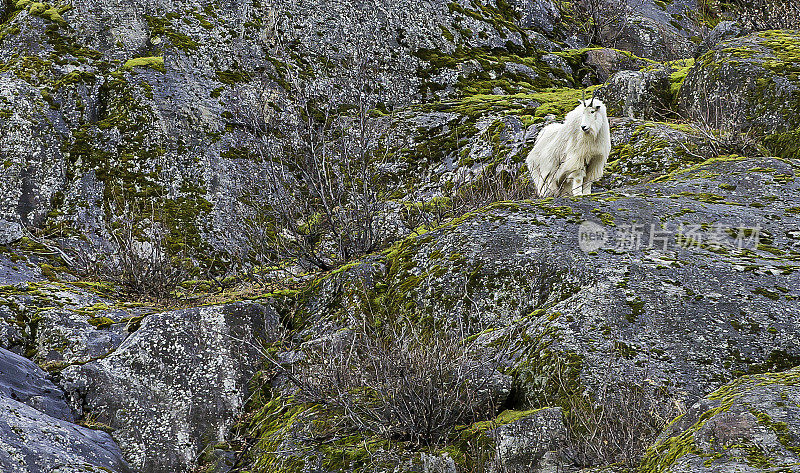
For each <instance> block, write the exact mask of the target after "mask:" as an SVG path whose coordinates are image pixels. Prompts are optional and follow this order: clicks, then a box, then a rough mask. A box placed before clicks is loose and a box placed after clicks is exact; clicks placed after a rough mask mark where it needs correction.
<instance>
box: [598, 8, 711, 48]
mask: <svg viewBox="0 0 800 473" xmlns="http://www.w3.org/2000/svg"><path fill="white" fill-rule="evenodd" d="M628 7H629V8H630V9H631V11H630V12H629V13H628V14H627V15H626V16H625V18H624V20H623V21H622V24H621V25H617V26H616V27H611V28H607V30H606V31H605V32H604V35H605V36H606V38H607V41H608V44H609V45H611V46H613V47H615V48H617V49H623V50H625V51H630V52H632V53H634V54H636V55H637V56H640V57H644V58H648V59H654V60H656V61H659V62H663V61H668V60H672V59H677V58H681V57H687V56H691V54H692V53H693V52H694V49H695V47H696V46H695V44H694V42H693V41H692V37H693V36H697V35H699V34H700V30H699V28H698V26H697V24H696V23H695V22H694V21H693V18H694V15H695V12H696V11H697V8H698V5H697V2H696V1H695V0H676V1H671V2H660V1H654V0H645V1H642V0H628Z"/></svg>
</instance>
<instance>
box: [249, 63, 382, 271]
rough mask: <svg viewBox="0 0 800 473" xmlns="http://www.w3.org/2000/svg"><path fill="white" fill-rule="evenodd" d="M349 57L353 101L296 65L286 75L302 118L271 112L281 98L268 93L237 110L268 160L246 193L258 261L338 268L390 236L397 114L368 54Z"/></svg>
mask: <svg viewBox="0 0 800 473" xmlns="http://www.w3.org/2000/svg"><path fill="white" fill-rule="evenodd" d="M340 66H341V67H342V68H344V67H345V65H344V64H342V65H340ZM349 66H351V67H350V68H349V69H348V70H349V72H350V75H349V80H350V83H349V84H346V86H345V88H348V89H351V90H355V91H356V93H355V96H354V97H353V98H352V100H353V102H352V103H349V104H348V105H347V106H342V105H338V103H339V102H337V101H335V100H334V99H333V98H332V95H333V94H332V93H331V92H332V91H315V90H311V89H310V86H308V84H306V83H304V81H303V80H302V79H301V78H300V76H299V75H298V74H295V75H292V73H289V74H288V76H289V77H288V81H287V83H286V84H284V86H285V87H288V88H289V90H288V91H285V93H287V94H288V97H289V99H288V100H287V104H289V105H288V106H290V107H292V108H293V110H292V111H291V113H290V114H289V116H291V117H292V120H293V121H292V122H290V123H286V122H275V121H273V120H270V118H269V114H270V113H272V109H273V108H274V107H275V105H274V103H272V102H270V100H269V97H268V96H267V95H265V94H261V95H260V96H259V97H257V98H256V99H255V100H254V101H253V100H250V101H249V102H248V101H247V100H242V101H241V102H242V103H243V105H242V106H241V108H240V110H239V112H238V113H237V117H236V119H237V120H238V122H239V123H240V124H243V126H246V128H247V129H248V130H249V131H250V132H251V133H252V135H253V136H254V137H253V138H252V139H251V140H250V141H247V142H243V143H241V145H242V146H243V147H247V148H249V152H250V154H251V157H252V158H251V159H254V160H255V161H257V162H258V163H259V167H258V168H257V169H256V170H255V171H254V174H253V176H251V178H250V180H249V182H247V183H246V184H245V186H244V191H243V192H242V195H241V197H240V199H239V200H240V203H241V208H240V221H241V223H242V225H243V226H244V230H245V231H244V233H245V234H246V235H247V240H248V241H247V243H248V245H247V246H248V247H249V248H250V254H249V255H248V259H249V260H250V261H251V262H252V263H253V264H254V265H255V266H261V267H267V266H272V265H277V264H280V263H282V262H287V261H291V262H294V263H296V264H299V265H300V266H301V267H303V268H308V267H314V268H319V269H322V270H328V269H331V268H334V267H336V266H337V265H339V264H341V263H343V262H346V261H348V260H350V259H352V258H354V257H357V256H360V255H363V254H366V253H370V252H372V251H375V250H376V249H378V248H380V247H381V246H383V245H385V244H386V243H387V239H388V238H390V237H387V231H386V229H387V226H388V225H387V219H388V218H389V214H388V212H387V211H386V210H387V207H386V200H388V199H387V196H388V195H389V194H391V192H392V190H393V184H392V181H391V178H390V174H391V171H390V169H388V167H390V158H391V151H390V150H391V149H393V148H394V147H395V143H394V140H395V139H396V137H395V136H394V135H393V132H392V127H391V122H392V120H391V117H390V116H385V115H383V114H382V113H381V112H378V111H377V109H378V108H379V104H378V101H377V99H376V98H375V97H376V95H375V94H374V93H373V89H372V87H373V85H374V84H371V80H372V79H371V77H373V76H374V74H372V71H371V70H370V67H371V66H370V65H369V63H368V61H367V60H366V59H364V58H361V59H359V58H355V59H353V60H352V64H350V65H349ZM265 88H266V87H265ZM340 99H341V98H339V99H337V100H340ZM276 137H278V138H276ZM280 141H283V143H282V144H281V143H279V142H280ZM276 143H277V144H276Z"/></svg>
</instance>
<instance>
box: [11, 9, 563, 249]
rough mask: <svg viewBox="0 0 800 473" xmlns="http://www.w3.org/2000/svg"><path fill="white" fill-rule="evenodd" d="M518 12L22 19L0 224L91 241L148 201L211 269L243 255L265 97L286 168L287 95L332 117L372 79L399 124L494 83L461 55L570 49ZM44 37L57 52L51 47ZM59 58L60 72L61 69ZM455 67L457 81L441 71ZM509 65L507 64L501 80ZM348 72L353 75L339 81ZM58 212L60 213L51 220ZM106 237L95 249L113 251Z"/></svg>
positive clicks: (223, 12)
mask: <svg viewBox="0 0 800 473" xmlns="http://www.w3.org/2000/svg"><path fill="white" fill-rule="evenodd" d="M512 3H513V5H512V6H511V8H505V5H508V4H506V3H501V4H498V3H496V2H489V3H487V4H486V8H488V9H491V12H492V13H486V12H484V11H483V10H482V9H480V8H477V7H476V6H475V5H474V4H471V3H470V2H466V1H461V2H449V1H445V0H431V1H427V2H424V5H420V4H419V2H416V1H412V0H403V1H385V0H379V1H374V2H366V3H365V2H337V1H330V0H315V1H313V2H307V3H297V2H291V1H284V0H281V1H278V2H271V3H269V4H266V3H265V2H261V1H255V0H248V1H245V2H233V3H231V2H222V3H218V4H214V5H208V2H201V1H199V0H180V1H165V0H158V1H144V0H136V1H130V2H122V1H113V2H107V1H100V0H76V1H73V2H72V3H71V5H72V7H73V8H72V9H71V10H68V11H65V12H63V14H62V16H63V19H64V21H65V22H66V24H62V23H60V22H57V21H52V20H51V19H46V18H42V16H40V15H39V16H37V15H36V14H31V13H29V12H28V11H27V10H25V11H20V12H19V13H17V14H15V15H14V16H13V17H12V18H10V19H9V24H8V28H7V31H9V36H8V37H7V39H8V40H7V41H4V42H3V44H2V45H0V61H2V62H3V63H4V64H7V67H6V69H7V70H5V72H3V73H2V74H0V96H2V97H3V98H7V101H6V102H4V103H3V104H0V112H2V114H3V120H2V122H0V154H1V155H2V156H3V157H4V159H5V160H6V162H5V163H0V164H2V166H0V180H2V181H3V182H6V183H8V184H9V185H7V186H3V187H2V188H1V189H0V217H3V218H7V219H11V220H20V221H21V222H22V223H23V224H25V225H40V224H42V223H43V222H44V221H45V220H46V219H48V218H49V219H50V221H49V222H48V223H51V224H54V225H57V224H64V225H65V226H66V227H67V228H70V229H76V230H78V231H85V230H86V229H87V228H96V227H99V226H101V225H100V224H101V223H102V222H104V221H107V219H108V217H111V216H112V215H110V214H115V215H114V217H118V218H128V217H135V216H131V215H128V216H123V215H119V214H120V213H122V212H121V209H113V208H110V207H109V206H108V205H107V204H110V203H109V202H104V199H105V198H106V197H107V196H108V195H112V194H113V195H117V194H115V190H121V189H126V190H130V189H147V190H148V191H147V192H151V193H153V194H155V195H157V196H158V197H157V199H156V200H158V202H157V204H158V205H162V206H164V207H165V208H169V209H171V213H172V214H171V215H167V216H166V217H165V220H166V221H167V222H168V225H167V226H168V227H170V228H168V231H169V232H170V235H171V236H172V237H174V238H181V239H183V238H184V237H185V238H186V239H187V240H188V241H192V242H193V244H196V245H198V246H199V247H198V248H195V249H196V250H197V252H196V254H197V255H205V254H207V251H206V249H207V246H206V244H208V245H212V246H214V247H215V248H218V249H223V250H229V251H231V252H237V251H238V250H241V246H242V245H243V244H244V241H245V239H244V236H243V235H242V232H241V226H240V225H238V223H237V218H238V217H237V216H240V213H239V212H237V211H236V210H237V206H238V205H239V201H238V200H237V198H238V197H239V196H240V195H241V193H242V192H243V189H244V188H246V187H247V186H248V185H250V184H252V180H253V179H254V176H257V175H258V169H257V165H256V164H254V163H253V162H252V160H250V159H244V158H242V153H241V150H242V149H247V148H248V145H249V144H250V142H251V141H252V140H253V136H252V135H253V134H252V132H251V129H249V128H248V124H247V123H246V121H247V120H246V119H245V118H243V117H244V116H246V115H247V113H246V111H247V110H250V109H251V108H256V105H254V104H253V100H255V99H254V97H258V96H262V95H263V96H264V97H267V98H268V99H269V100H270V101H271V102H273V103H275V104H276V105H277V106H276V107H275V108H276V109H277V111H272V109H271V108H270V109H269V110H271V111H270V115H269V116H268V117H267V119H268V121H269V122H270V124H271V125H274V126H275V127H277V128H280V127H286V129H285V130H277V132H276V135H278V134H280V135H283V136H284V137H285V138H284V139H281V140H274V141H270V143H271V144H270V146H273V147H274V149H272V148H271V149H270V150H269V154H278V153H280V152H281V150H282V149H293V148H294V145H295V144H296V141H297V140H298V139H299V137H297V136H295V135H296V133H295V130H294V129H293V128H292V124H293V123H295V121H296V119H297V111H296V110H294V109H293V107H292V106H291V105H292V104H291V103H289V101H288V99H287V96H288V94H287V91H286V90H284V88H283V87H284V86H288V84H290V83H294V82H296V81H298V80H300V79H302V80H304V81H308V82H309V84H308V87H307V90H308V91H309V93H311V94H315V95H321V96H325V97H327V98H330V99H331V100H332V101H333V102H334V107H335V105H336V104H338V103H340V102H342V101H346V100H349V99H352V97H355V96H357V95H358V94H359V93H360V91H361V89H360V87H361V85H363V84H359V83H358V82H359V81H361V80H363V77H367V76H368V77H370V78H371V79H370V80H371V81H372V82H373V83H372V85H374V94H375V96H376V98H377V100H378V101H380V102H381V103H383V104H385V105H386V106H388V107H389V108H392V107H401V106H404V105H409V104H412V103H415V102H419V101H421V100H424V99H425V98H426V97H428V96H429V92H430V94H431V95H430V96H431V97H434V96H439V95H441V96H452V94H453V93H456V92H457V86H460V85H462V80H463V81H464V83H467V84H470V82H471V81H472V80H473V79H474V80H475V81H476V82H480V81H479V80H478V79H479V78H481V77H483V75H482V74H484V73H485V71H483V70H481V71H474V74H473V73H472V72H470V71H469V69H470V66H469V64H467V63H469V62H470V60H469V59H466V58H464V57H458V55H457V54H455V43H458V44H459V46H462V47H463V48H466V49H473V48H484V49H485V50H491V49H493V48H498V49H499V50H505V49H506V48H512V49H514V48H525V47H526V44H528V45H532V46H531V47H530V49H531V50H534V48H535V47H538V46H546V47H548V48H550V47H556V48H557V47H558V46H554V45H553V43H552V41H550V40H548V39H547V38H545V37H543V36H542V35H541V34H539V33H536V32H532V31H531V32H530V34H529V33H527V32H526V30H525V29H524V28H527V27H530V28H541V29H542V30H543V31H550V30H552V29H553V28H554V25H555V24H557V22H558V19H559V17H558V15H559V13H558V10H557V8H556V7H555V4H554V2H552V1H550V0H524V1H522V0H519V1H516V2H512ZM451 7H452V8H451ZM462 9H463V11H462ZM517 25H525V26H517ZM48 28H49V30H48ZM442 28H445V29H446V30H447V31H448V32H449V34H443V29H442ZM45 31H49V32H50V33H47V34H51V35H57V36H58V38H54V39H53V40H52V41H42V40H41V38H42V37H45V36H47V34H46V33H45ZM468 32H469V33H468ZM449 36H452V38H449V39H448V37H449ZM56 47H57V48H58V51H56ZM537 54H538V53H537ZM51 55H56V56H58V57H60V58H62V60H61V61H56V62H53V61H51V60H50V59H49V58H50V57H51ZM451 55H453V56H454V57H453V58H452V59H453V60H452V61H449V60H448V61H445V63H446V64H444V65H441V64H439V62H440V61H437V60H435V58H436V57H440V56H441V57H449V56H451ZM20 56H22V57H25V58H30V59H25V60H21V59H20ZM141 57H150V58H156V59H154V60H152V61H151V62H150V64H151V66H147V65H141V66H137V65H136V64H137V63H136V62H135V61H134V62H133V63H131V64H129V65H128V66H127V67H126V66H125V64H126V61H128V60H130V59H136V58H141ZM297 57H302V58H303V61H310V62H308V64H309V67H311V68H312V69H314V70H317V71H323V70H324V71H326V72H325V73H323V74H306V73H305V72H303V73H300V72H299V71H301V70H302V71H305V70H306V68H305V66H302V67H300V66H301V64H300V63H299V62H298V61H297V60H296V58H297ZM426 57H427V59H425V58H426ZM33 58H36V59H33ZM160 59H163V64H162V63H161V62H160ZM362 59H363V60H364V61H363V62H364V66H363V67H364V68H365V69H367V70H369V74H353V69H352V67H350V64H351V63H352V62H359V61H361V60H362ZM532 59H533V61H532V64H535V65H536V67H534V68H532V69H531V71H534V69H535V73H536V74H538V79H536V80H537V81H538V83H537V84H538V85H545V84H547V85H552V84H570V83H571V78H570V77H568V76H567V74H565V73H562V71H559V70H557V71H554V72H553V71H550V72H548V67H547V65H546V64H545V63H540V62H539V61H538V59H537V58H535V57H534V58H532ZM504 62H505V61H501V60H500V59H499V57H498V60H497V61H494V63H496V64H495V66H496V67H497V69H498V70H500V69H502V68H503V63H504ZM336 63H341V64H344V65H343V67H333V68H331V67H330V66H331V65H332V64H336ZM434 63H435V64H434ZM31 64H33V66H31ZM145 64H147V62H146V61H145ZM286 65H288V67H285V66H286ZM29 66H30V67H29ZM34 66H35V67H34ZM462 66H463V67H462ZM479 66H480V65H479ZM527 67H530V65H528V66H527ZM422 71H426V72H422ZM531 71H527V72H529V73H530V72H531ZM33 72H35V73H33ZM491 72H492V73H494V72H495V71H491ZM298 74H299V75H300V76H301V77H297V76H298ZM21 77H25V78H27V79H28V80H23V79H22V78H21ZM531 77H533V76H531ZM481 80H483V79H481ZM434 83H436V84H438V85H437V86H436V87H434V86H432V84H434ZM538 85H537V86H538ZM438 86H441V88H438ZM487 87H488V88H487V90H488V91H491V90H492V88H493V87H489V86H487ZM430 89H436V90H435V92H431V90H430ZM261 108H262V107H258V108H257V109H258V110H261ZM273 112H274V113H273ZM5 115H8V116H7V117H6V116H5ZM134 161H135V162H136V166H130V165H129V164H130V163H131V162H134ZM139 197H141V196H139ZM139 197H137V196H133V197H132V196H126V198H132V199H133V200H137V199H138V198H139ZM119 204H120V205H119V206H120V207H122V206H123V205H122V204H121V203H119ZM148 204H150V202H148ZM54 206H57V207H58V209H57V210H59V211H60V213H52V214H50V217H48V214H49V213H50V211H51V210H53V207H54ZM112 207H113V206H112ZM201 208H202V209H207V208H210V210H209V211H206V210H204V211H202V212H200V211H199V209H201ZM107 211H108V213H109V215H106V212H107ZM99 230H102V229H99ZM187 232H188V233H187ZM97 233H98V234H99V235H90V236H89V240H90V241H95V240H98V239H102V238H100V237H103V236H104V235H103V232H102V231H98V232H97ZM223 236H224V237H223ZM65 244H66V245H68V246H69V245H71V244H70V242H69V241H66V242H65ZM72 246H79V244H76V243H74V242H73V243H72ZM98 246H100V247H103V246H104V243H103V242H99V243H98ZM202 258H203V257H202V256H198V259H202ZM206 263H208V262H206Z"/></svg>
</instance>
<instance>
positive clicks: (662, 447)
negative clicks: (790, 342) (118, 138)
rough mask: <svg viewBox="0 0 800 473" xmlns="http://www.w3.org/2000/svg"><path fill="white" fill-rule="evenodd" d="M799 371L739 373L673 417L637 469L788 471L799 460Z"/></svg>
mask: <svg viewBox="0 0 800 473" xmlns="http://www.w3.org/2000/svg"><path fill="white" fill-rule="evenodd" d="M798 399H800V371H798V369H796V368H795V369H792V370H789V371H785V372H782V373H765V374H761V375H754V376H745V377H742V378H740V379H737V380H735V381H733V382H731V383H730V384H728V385H725V386H723V387H721V388H720V389H718V390H717V391H715V392H713V393H711V394H710V395H708V396H707V397H705V398H703V399H702V400H701V401H700V402H698V403H697V404H695V405H694V406H692V408H691V409H689V411H688V412H687V413H686V414H684V415H682V416H680V417H679V418H677V419H675V420H674V421H673V422H672V423H671V424H670V425H669V427H668V428H667V429H666V430H665V431H664V432H663V433H662V434H661V436H660V437H659V439H658V441H657V443H656V444H655V445H654V446H653V447H652V448H651V449H650V450H649V451H648V453H647V455H646V456H645V458H644V460H643V461H642V465H641V468H640V470H639V471H642V472H648V473H650V472H653V473H655V472H675V473H677V472H687V473H688V472H717V471H754V472H755V471H781V470H785V471H791V470H793V469H794V468H795V467H796V465H797V464H798V463H800V425H798V419H800V408H798V402H797V401H798Z"/></svg>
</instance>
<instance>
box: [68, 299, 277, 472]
mask: <svg viewBox="0 0 800 473" xmlns="http://www.w3.org/2000/svg"><path fill="white" fill-rule="evenodd" d="M277 323H278V320H277V315H276V314H275V313H274V311H272V309H270V308H268V307H266V306H262V305H259V304H249V303H235V304H230V305H225V306H218V307H214V306H209V307H201V308H196V309H185V310H180V311H176V312H165V313H161V314H154V315H150V316H147V317H146V318H145V319H144V320H143V321H142V325H141V328H139V330H137V331H136V332H135V333H133V334H132V335H131V336H130V337H128V339H127V340H125V342H124V343H123V344H122V345H121V346H120V347H119V348H118V349H117V350H115V351H114V353H112V354H111V355H109V356H107V357H105V358H103V359H100V360H97V361H94V362H91V363H87V364H85V365H82V366H71V367H69V368H66V369H65V370H64V371H63V372H62V373H61V377H62V382H61V384H62V386H63V387H64V389H65V391H66V392H67V394H68V396H69V398H70V400H71V402H73V403H74V406H75V407H76V408H77V409H80V410H81V411H82V413H83V414H84V415H85V416H91V418H92V419H95V420H96V421H97V422H101V423H104V424H107V425H109V426H110V427H111V428H113V429H114V433H113V435H114V438H115V439H116V440H117V441H118V442H119V444H120V447H121V448H122V451H123V452H124V453H125V456H126V458H127V459H128V460H129V461H130V463H131V465H132V466H133V467H134V468H135V469H136V470H137V471H140V472H145V473H146V472H162V471H175V472H182V471H188V470H190V469H191V468H193V466H194V462H195V461H196V459H197V458H198V455H199V453H200V452H201V451H202V450H203V449H204V448H205V446H206V445H207V444H212V443H217V442H221V441H224V440H225V436H226V433H227V430H228V428H229V427H231V425H233V423H234V422H235V420H236V418H237V416H238V415H239V414H241V413H242V409H243V407H244V402H245V400H246V399H247V386H248V382H249V381H250V377H251V376H252V375H253V373H254V372H255V371H256V370H257V367H258V363H259V360H260V359H261V353H260V351H259V349H258V343H259V340H268V339H270V338H272V337H274V333H275V328H276V326H277Z"/></svg>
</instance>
